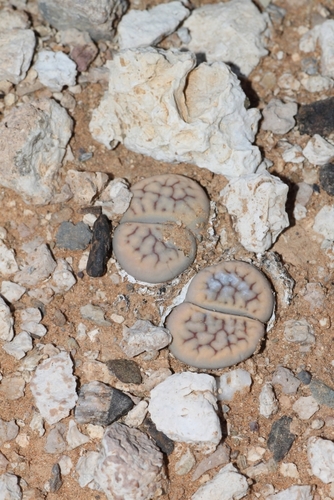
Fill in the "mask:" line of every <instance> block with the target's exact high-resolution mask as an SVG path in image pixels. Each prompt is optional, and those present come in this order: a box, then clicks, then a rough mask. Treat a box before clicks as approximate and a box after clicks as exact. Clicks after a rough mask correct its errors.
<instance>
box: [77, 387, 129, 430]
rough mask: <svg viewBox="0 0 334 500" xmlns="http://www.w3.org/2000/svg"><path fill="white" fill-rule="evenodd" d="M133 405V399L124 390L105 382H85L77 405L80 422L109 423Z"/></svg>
mask: <svg viewBox="0 0 334 500" xmlns="http://www.w3.org/2000/svg"><path fill="white" fill-rule="evenodd" d="M132 407H133V401H132V399H131V398H130V397H129V396H127V395H126V394H124V393H123V392H122V391H119V390H118V389H115V388H114V387H110V386H109V385H106V384H104V383H103V382H98V381H93V382H89V383H88V384H83V385H82V386H81V389H80V391H79V397H78V401H77V405H76V407H75V412H74V416H75V420H76V421H77V422H78V423H79V424H94V425H103V426H105V425H109V424H111V423H112V422H114V421H115V420H118V419H119V418H121V417H122V416H123V415H126V414H127V413H128V411H130V410H131V408H132Z"/></svg>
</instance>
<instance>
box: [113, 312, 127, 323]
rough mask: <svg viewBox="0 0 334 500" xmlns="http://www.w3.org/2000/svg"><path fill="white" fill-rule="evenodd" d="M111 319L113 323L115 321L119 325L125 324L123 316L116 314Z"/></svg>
mask: <svg viewBox="0 0 334 500" xmlns="http://www.w3.org/2000/svg"><path fill="white" fill-rule="evenodd" d="M110 319H111V320H112V321H114V322H115V323H119V324H120V323H123V321H124V317H123V316H121V315H120V314H115V313H113V314H111V316H110Z"/></svg>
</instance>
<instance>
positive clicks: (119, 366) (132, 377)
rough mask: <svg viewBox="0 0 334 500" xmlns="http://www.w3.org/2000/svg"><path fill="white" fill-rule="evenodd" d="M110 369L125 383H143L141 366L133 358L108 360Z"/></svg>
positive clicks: (107, 363)
mask: <svg viewBox="0 0 334 500" xmlns="http://www.w3.org/2000/svg"><path fill="white" fill-rule="evenodd" d="M106 365H107V367H108V369H109V370H110V371H111V372H112V373H113V374H114V375H115V376H116V377H117V378H118V379H119V380H120V381H121V382H124V383H125V384H141V383H142V376H141V373H140V368H139V366H138V365H137V363H136V362H135V361H132V360H131V359H110V360H109V361H107V362H106Z"/></svg>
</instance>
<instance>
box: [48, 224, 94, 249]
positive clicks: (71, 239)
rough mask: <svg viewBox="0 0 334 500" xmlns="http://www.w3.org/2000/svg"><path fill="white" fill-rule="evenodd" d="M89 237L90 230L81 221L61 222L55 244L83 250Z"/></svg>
mask: <svg viewBox="0 0 334 500" xmlns="http://www.w3.org/2000/svg"><path fill="white" fill-rule="evenodd" d="M91 239H92V231H91V230H90V229H89V227H88V226H87V225H86V224H84V223H83V222H78V224H72V222H62V223H61V225H60V227H59V229H58V232H57V235H56V245H57V247H59V248H67V249H69V250H84V249H85V248H87V247H88V245H89V243H90V240H91Z"/></svg>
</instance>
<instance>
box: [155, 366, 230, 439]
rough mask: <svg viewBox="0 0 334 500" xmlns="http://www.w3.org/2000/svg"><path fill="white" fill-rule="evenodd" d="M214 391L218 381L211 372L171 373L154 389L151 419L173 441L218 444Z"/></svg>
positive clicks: (218, 430)
mask: <svg viewBox="0 0 334 500" xmlns="http://www.w3.org/2000/svg"><path fill="white" fill-rule="evenodd" d="M215 391H216V382H215V379H214V378H213V377H211V376H210V375H205V374H198V373H191V372H183V373H178V374H174V375H171V376H170V377H168V378H167V379H166V380H165V381H164V382H161V383H160V384H158V385H157V386H156V387H155V388H154V389H153V390H152V391H151V399H150V403H149V412H150V414H151V418H152V420H153V422H154V423H155V425H156V426H157V429H158V430H161V431H162V432H164V433H165V434H166V435H167V436H168V437H170V438H171V439H172V440H173V441H181V442H185V443H194V444H201V445H203V446H205V445H209V446H210V445H211V448H212V446H214V447H215V446H216V445H217V444H218V443H219V441H220V439H221V435H222V434H221V428H220V423H219V418H218V416H217V413H216V409H217V403H216V397H215V395H214V394H215ZM189 394H191V397H189ZM166 400H167V401H168V402H169V404H168V406H166V404H165V402H166Z"/></svg>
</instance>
